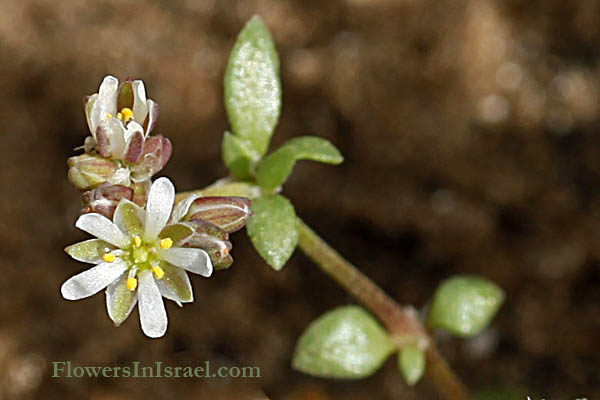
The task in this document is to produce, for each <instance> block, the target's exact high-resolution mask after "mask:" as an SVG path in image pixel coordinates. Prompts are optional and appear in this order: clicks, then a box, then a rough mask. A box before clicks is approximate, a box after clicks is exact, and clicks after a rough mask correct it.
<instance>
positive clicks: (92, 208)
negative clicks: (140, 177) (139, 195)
mask: <svg viewBox="0 0 600 400" xmlns="http://www.w3.org/2000/svg"><path fill="white" fill-rule="evenodd" d="M132 198H133V189H132V188H130V187H127V186H122V185H110V184H107V183H105V184H103V185H100V186H98V187H97V188H96V189H94V190H90V191H88V192H85V193H84V194H83V205H84V207H83V209H82V210H81V213H82V214H85V213H90V212H95V213H98V214H102V215H104V216H105V217H107V218H110V219H112V217H113V214H114V212H115V209H116V208H117V205H118V204H119V202H120V201H121V199H127V200H131V199H132Z"/></svg>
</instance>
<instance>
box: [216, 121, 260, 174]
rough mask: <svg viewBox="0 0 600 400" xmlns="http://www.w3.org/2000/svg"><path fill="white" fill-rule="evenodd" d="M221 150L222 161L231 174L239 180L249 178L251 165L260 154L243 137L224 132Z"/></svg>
mask: <svg viewBox="0 0 600 400" xmlns="http://www.w3.org/2000/svg"><path fill="white" fill-rule="evenodd" d="M221 150H222V153H223V161H224V162H225V165H226V166H227V168H229V171H231V173H232V174H233V176H235V177H236V178H238V179H241V180H246V179H250V177H251V173H252V168H253V165H254V163H255V162H256V161H257V160H259V159H260V155H259V154H258V153H257V152H256V151H254V150H253V149H252V146H251V145H250V144H249V143H247V142H245V141H244V140H243V139H240V138H238V137H236V136H234V135H232V134H231V133H229V132H225V134H224V135H223V144H222V147H221Z"/></svg>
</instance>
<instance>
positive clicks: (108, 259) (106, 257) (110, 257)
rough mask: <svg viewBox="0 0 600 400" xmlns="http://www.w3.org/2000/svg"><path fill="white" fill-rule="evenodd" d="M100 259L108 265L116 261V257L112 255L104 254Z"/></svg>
mask: <svg viewBox="0 0 600 400" xmlns="http://www.w3.org/2000/svg"><path fill="white" fill-rule="evenodd" d="M102 259H103V260H104V261H106V262H108V263H111V262H113V261H115V260H116V259H117V256H115V255H114V254H110V253H106V254H105V255H103V256H102Z"/></svg>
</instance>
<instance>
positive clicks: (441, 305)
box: [428, 275, 504, 337]
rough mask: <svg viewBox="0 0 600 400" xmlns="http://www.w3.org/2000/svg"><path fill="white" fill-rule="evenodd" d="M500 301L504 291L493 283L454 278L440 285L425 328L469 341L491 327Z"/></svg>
mask: <svg viewBox="0 0 600 400" xmlns="http://www.w3.org/2000/svg"><path fill="white" fill-rule="evenodd" d="M503 301H504V291H503V290H502V289H501V288H500V287H498V286H497V285H496V284H494V283H493V282H491V281H489V280H487V279H484V278H481V277H477V276H470V275H462V276H455V277H452V278H450V279H447V280H446V281H444V282H442V283H441V284H440V286H439V287H438V289H437V291H436V292H435V296H434V298H433V304H432V306H431V311H430V312H429V317H428V324H429V326H430V327H432V328H442V329H445V330H447V331H449V332H451V333H453V334H455V335H457V336H461V337H470V336H473V335H476V334H477V333H479V332H480V331H481V330H483V329H484V328H485V327H486V326H487V325H488V324H489V323H490V321H491V320H492V318H493V317H494V315H495V314H496V312H497V311H498V309H499V308H500V306H501V305H502V302H503Z"/></svg>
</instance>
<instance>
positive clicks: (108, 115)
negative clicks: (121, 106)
mask: <svg viewBox="0 0 600 400" xmlns="http://www.w3.org/2000/svg"><path fill="white" fill-rule="evenodd" d="M112 116H113V115H112V114H111V113H106V118H105V119H106V120H107V121H108V120H109V119H111V118H112Z"/></svg>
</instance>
